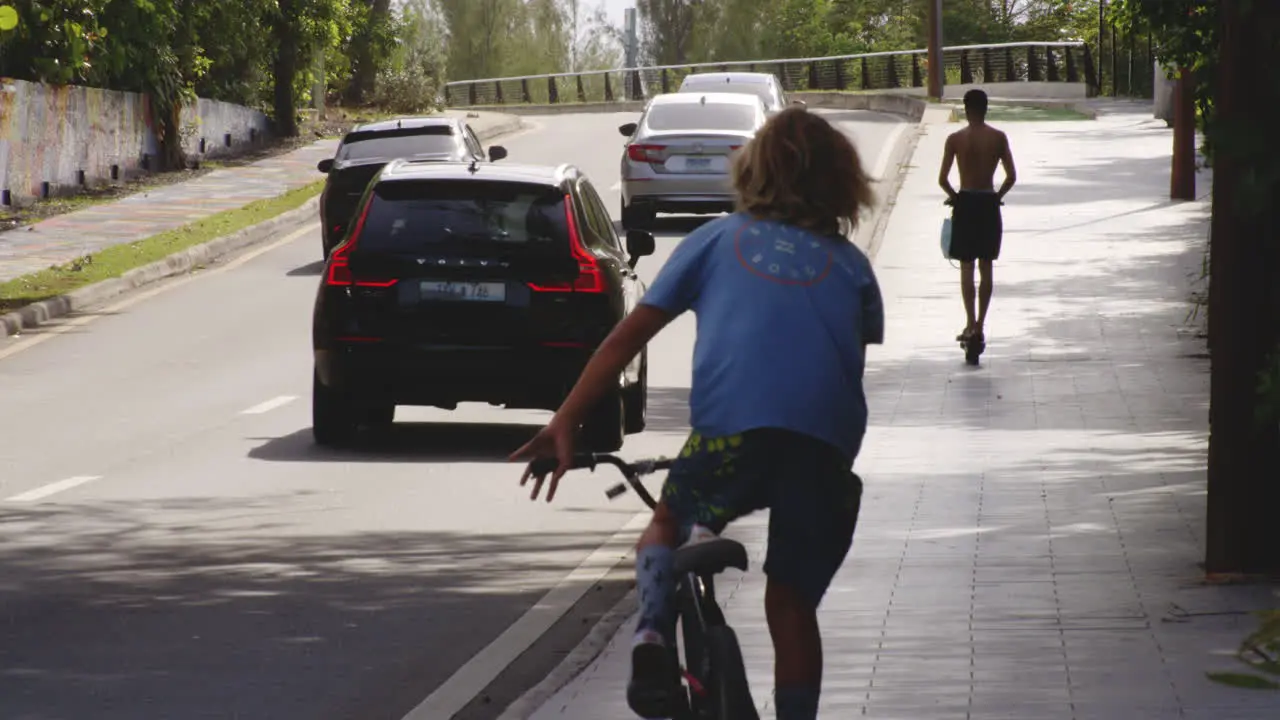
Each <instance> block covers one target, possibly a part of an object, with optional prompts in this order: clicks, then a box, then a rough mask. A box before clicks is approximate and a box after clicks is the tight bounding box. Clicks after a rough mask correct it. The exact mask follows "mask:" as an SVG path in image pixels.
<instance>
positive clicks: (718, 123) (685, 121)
mask: <svg viewBox="0 0 1280 720" xmlns="http://www.w3.org/2000/svg"><path fill="white" fill-rule="evenodd" d="M645 124H646V125H648V126H649V129H650V130H746V131H749V130H752V129H753V128H755V125H756V111H755V108H753V107H751V106H750V105H738V104H736V103H734V104H729V103H710V102H709V103H707V104H706V105H702V104H700V103H698V104H693V103H690V104H683V103H681V104H678V105H658V106H655V107H652V108H650V109H649V117H648V118H647V119H646V120H645Z"/></svg>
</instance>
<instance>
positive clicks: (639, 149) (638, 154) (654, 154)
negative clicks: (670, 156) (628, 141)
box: [627, 145, 667, 163]
mask: <svg viewBox="0 0 1280 720" xmlns="http://www.w3.org/2000/svg"><path fill="white" fill-rule="evenodd" d="M666 149H667V146H666V145H628V146H627V157H629V158H631V159H632V160H634V161H636V162H649V163H660V162H662V158H661V157H660V156H661V155H662V151H663V150H666Z"/></svg>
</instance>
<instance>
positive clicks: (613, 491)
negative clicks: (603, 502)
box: [604, 483, 627, 500]
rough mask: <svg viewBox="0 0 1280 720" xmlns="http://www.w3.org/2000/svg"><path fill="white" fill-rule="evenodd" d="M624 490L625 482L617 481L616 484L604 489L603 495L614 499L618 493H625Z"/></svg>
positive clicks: (625, 490)
mask: <svg viewBox="0 0 1280 720" xmlns="http://www.w3.org/2000/svg"><path fill="white" fill-rule="evenodd" d="M626 492H627V484H626V483H618V484H617V485H614V486H613V487H611V488H609V489H608V490H605V491H604V494H605V497H607V498H609V499H610V500H614V499H617V497H618V496H619V495H624V494H626Z"/></svg>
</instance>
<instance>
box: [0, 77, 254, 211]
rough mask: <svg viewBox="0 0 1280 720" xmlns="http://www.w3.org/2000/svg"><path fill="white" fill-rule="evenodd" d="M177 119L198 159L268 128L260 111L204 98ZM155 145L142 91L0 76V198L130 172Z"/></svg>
mask: <svg viewBox="0 0 1280 720" xmlns="http://www.w3.org/2000/svg"><path fill="white" fill-rule="evenodd" d="M182 125H183V130H184V132H183V146H184V148H185V149H186V151H187V153H188V154H189V155H191V156H193V157H197V158H199V157H218V156H221V155H229V154H233V153H235V152H239V151H243V150H245V149H247V147H248V146H250V145H253V144H256V143H258V142H261V141H262V140H263V139H264V138H266V137H267V135H268V133H269V124H268V120H267V117H266V115H264V114H262V113H261V112H259V111H257V110H252V109H250V108H246V107H242V106H239V105H232V104H230V103H223V102H217V101H214V100H205V99H200V100H199V101H198V102H196V103H193V104H192V105H191V106H189V107H187V108H184V110H183V113H182ZM228 136H229V140H230V142H229V144H228ZM202 139H203V140H204V143H203V152H202V145H201V140H202ZM156 149H157V143H156V136H155V132H154V131H153V130H152V128H151V126H150V122H149V111H148V105H147V99H146V98H145V97H144V96H142V95H140V94H137V93H126V92H116V91H111V90H101V89H98V88H87V87H78V86H51V85H40V84H37V83H30V82H25V81H22V80H11V79H8V78H4V79H0V191H4V197H2V198H0V202H5V201H7V202H8V203H9V204H14V205H20V204H23V203H26V202H30V201H32V200H35V199H38V198H40V197H41V196H42V194H43V193H44V192H45V183H48V192H49V194H50V195H58V194H64V193H66V192H67V191H69V190H73V189H75V188H77V187H79V186H81V185H90V186H92V185H101V184H104V183H109V182H112V181H113V180H124V179H126V178H129V177H133V176H136V175H138V174H139V173H141V172H145V167H144V157H147V156H152V157H154V156H155V154H156ZM113 174H114V176H115V177H114V178H113Z"/></svg>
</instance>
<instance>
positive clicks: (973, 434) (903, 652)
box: [533, 106, 1280, 720]
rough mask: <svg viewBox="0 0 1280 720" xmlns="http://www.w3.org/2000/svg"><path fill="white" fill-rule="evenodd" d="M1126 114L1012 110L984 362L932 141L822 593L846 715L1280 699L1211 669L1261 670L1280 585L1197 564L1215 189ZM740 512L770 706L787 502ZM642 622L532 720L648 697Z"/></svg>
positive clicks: (902, 211) (830, 710)
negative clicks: (849, 548) (1046, 115)
mask: <svg viewBox="0 0 1280 720" xmlns="http://www.w3.org/2000/svg"><path fill="white" fill-rule="evenodd" d="M1122 107H1123V106H1122ZM1110 110H1111V112H1110V113H1109V114H1106V115H1104V116H1103V117H1102V118H1101V119H1100V120H1098V121H1097V122H1067V123H1025V124H1016V125H1007V126H1005V129H1006V130H1007V131H1008V133H1009V135H1010V138H1011V141H1012V144H1013V149H1014V153H1015V156H1016V158H1017V160H1018V164H1019V170H1020V173H1019V174H1020V177H1021V182H1020V184H1019V186H1018V187H1017V189H1015V190H1014V193H1013V194H1012V195H1011V196H1010V198H1009V202H1008V205H1007V206H1006V208H1005V211H1006V214H1005V221H1006V235H1005V245H1004V247H1005V251H1004V254H1003V258H1002V260H1001V262H1000V263H999V264H998V266H997V276H996V279H997V285H996V293H995V299H994V302H993V311H992V315H991V317H990V319H989V324H988V338H989V347H988V352H987V354H986V355H985V356H984V357H983V363H984V364H983V366H982V367H981V368H976V369H975V368H969V367H967V366H965V365H964V363H963V359H962V357H961V351H960V349H959V348H958V347H957V346H956V343H954V342H953V341H952V338H954V336H955V334H956V333H957V332H958V331H959V330H960V328H961V327H962V325H963V312H962V309H961V305H960V301H959V297H958V288H957V287H956V285H957V283H956V278H957V275H958V272H957V271H956V270H954V269H953V268H952V267H951V266H950V265H949V264H948V263H947V262H946V261H945V260H943V259H942V258H941V257H940V252H939V249H938V240H937V236H938V228H939V224H940V222H941V220H942V217H943V216H944V212H945V208H944V206H943V205H942V196H941V191H940V190H939V189H938V188H937V186H936V177H937V166H938V161H939V159H940V158H941V155H942V148H943V141H944V138H945V135H946V133H947V132H949V131H950V130H952V129H955V128H956V127H958V126H955V125H949V126H948V125H935V126H932V127H930V128H929V130H928V133H927V134H926V136H925V137H923V138H922V139H921V142H920V146H919V149H918V151H917V153H916V156H915V169H914V170H912V171H910V173H909V176H908V178H907V180H906V184H905V187H904V188H903V190H902V193H901V194H900V195H899V198H898V205H899V207H898V208H897V210H896V212H895V213H894V214H893V217H892V219H891V222H890V225H889V228H888V233H887V235H886V240H885V242H884V245H883V248H882V250H881V251H880V253H879V257H878V258H877V259H876V267H877V272H878V273H879V277H880V281H881V283H882V285H883V288H884V293H885V297H886V302H887V312H888V323H889V324H888V328H889V332H888V335H889V337H888V345H887V346H885V347H882V348H874V349H873V350H872V351H871V353H870V359H869V371H868V378H867V382H868V385H869V393H870V397H869V400H870V406H871V412H872V427H871V429H870V432H869V435H868V438H867V441H866V443H865V445H864V451H863V452H864V454H863V456H862V457H861V458H860V459H859V461H858V468H857V469H858V470H859V472H860V473H861V474H862V475H863V477H864V478H865V480H866V482H867V489H866V494H865V496H864V505H863V517H862V521H861V525H860V527H859V529H858V534H857V538H856V539H855V541H854V549H853V553H852V555H851V559H850V561H849V562H848V563H847V564H846V566H845V568H844V569H843V571H842V572H841V574H840V575H839V576H838V577H837V579H836V581H835V584H834V587H833V588H832V590H831V593H830V595H829V596H828V598H827V600H826V602H825V604H824V606H823V608H822V623H823V627H824V628H825V633H826V637H827V658H828V661H827V673H826V686H825V689H824V695H823V703H822V712H823V717H825V718H832V719H835V718H850V717H868V718H896V719H902V720H907V719H910V720H950V719H952V718H992V719H995V718H1011V719H1012V718H1017V719H1019V720H1058V719H1060V718H1073V719H1077V720H1128V719H1130V718H1143V719H1144V720H1147V719H1164V718H1204V719H1206V720H1207V719H1210V718H1211V719H1212V720H1241V719H1244V718H1250V719H1253V720H1262V719H1264V718H1277V717H1280V693H1260V692H1250V691H1245V690H1237V689H1232V688H1226V687H1222V686H1219V685H1216V684H1214V683H1212V682H1210V681H1208V680H1207V679H1206V678H1205V676H1204V673H1205V672H1206V671H1214V670H1232V669H1238V668H1237V665H1236V663H1235V661H1234V659H1233V657H1232V653H1233V651H1234V649H1235V647H1236V646H1237V645H1238V643H1239V641H1240V640H1241V639H1242V637H1243V636H1244V634H1245V633H1246V632H1247V631H1249V630H1251V629H1253V627H1254V623H1253V619H1252V618H1251V617H1250V616H1248V615H1246V614H1245V613H1246V611H1251V610H1255V609H1259V608H1262V607H1265V606H1272V607H1274V606H1280V597H1277V592H1276V591H1274V590H1273V589H1270V588H1259V587H1254V588H1246V587H1208V586H1205V585H1203V584H1201V583H1200V574H1201V573H1200V570H1199V568H1198V567H1197V563H1198V562H1200V560H1201V557H1202V552H1203V546H1204V526H1203V518H1204V515H1205V477H1204V465H1205V449H1206V423H1207V389H1208V363H1207V361H1206V360H1204V359H1203V355H1202V353H1204V351H1205V348H1204V342H1203V341H1202V340H1200V339H1197V338H1196V337H1195V336H1194V330H1192V329H1189V328H1187V327H1186V326H1187V322H1186V320H1187V312H1188V304H1187V296H1188V292H1189V289H1190V283H1191V280H1192V279H1193V278H1194V277H1195V276H1197V275H1198V271H1199V268H1200V261H1201V257H1202V252H1203V248H1204V245H1205V238H1206V234H1207V222H1206V220H1207V215H1208V207H1207V201H1205V202H1200V203H1193V204H1174V203H1170V202H1169V201H1168V200H1167V197H1168V171H1169V156H1170V149H1171V135H1170V131H1169V130H1167V129H1166V128H1165V127H1164V123H1162V122H1159V121H1153V120H1151V119H1150V118H1151V114H1150V111H1149V110H1146V111H1141V110H1139V111H1138V112H1134V109H1133V108H1132V106H1130V107H1129V108H1128V114H1125V113H1116V112H1115V110H1116V107H1115V106H1112V107H1111V108H1110ZM1201 183H1202V187H1201V188H1200V189H1201V192H1202V194H1207V191H1208V189H1209V188H1208V186H1207V185H1206V184H1205V180H1204V179H1202V180H1201ZM732 534H733V535H734V536H735V537H737V538H738V539H740V540H742V541H744V542H745V543H746V544H747V546H748V548H749V549H750V550H751V552H752V557H753V564H754V569H753V571H752V572H751V573H750V574H747V575H745V576H743V575H740V574H738V573H736V571H730V573H729V574H728V575H727V576H726V577H725V578H724V580H723V581H722V585H723V590H722V593H723V594H724V595H725V596H726V597H727V606H728V614H729V618H730V622H731V623H732V624H733V625H734V627H735V628H736V629H737V631H738V633H739V636H740V638H741V641H742V644H743V648H744V652H745V653H746V655H747V658H748V661H747V662H748V665H749V673H750V677H751V681H752V686H753V692H754V696H755V698H756V701H757V704H758V705H759V706H760V707H761V709H762V717H763V718H766V719H771V718H772V717H773V716H774V715H773V713H774V710H773V709H772V707H771V705H770V702H771V694H772V674H771V673H772V666H771V663H772V660H771V654H772V650H771V646H770V643H769V639H768V634H767V630H766V628H765V621H764V615H763V591H764V582H763V575H762V574H761V573H760V572H759V568H760V566H761V564H762V561H763V554H762V553H763V548H764V537H765V519H764V518H763V517H760V518H753V519H751V520H748V521H745V522H743V523H742V524H741V525H740V526H737V527H736V528H734V529H733V530H732ZM632 632H633V621H630V620H629V621H628V622H627V623H626V624H625V625H624V626H623V628H622V629H621V631H620V632H619V633H618V635H617V636H616V637H615V638H614V640H613V642H612V643H611V644H610V645H609V646H608V648H607V649H606V650H605V651H604V652H603V653H602V654H601V656H600V657H598V658H597V660H596V661H595V662H594V663H593V664H592V665H591V666H590V667H589V668H588V669H587V670H586V671H585V672H584V673H583V674H582V675H580V676H579V677H578V678H577V679H576V680H574V681H573V682H572V683H570V684H569V685H567V686H565V687H564V688H563V689H562V690H561V691H560V692H559V694H558V695H556V696H555V697H554V698H553V699H552V700H551V701H550V702H548V703H547V704H546V705H545V706H544V707H543V708H542V709H541V710H540V711H539V712H537V713H536V714H535V715H534V716H533V717H534V718H536V719H537V720H552V719H553V718H554V719H559V720H564V719H566V718H571V719H573V720H613V719H618V720H622V719H623V718H631V717H632V716H631V715H630V714H629V712H628V711H627V710H626V708H625V702H624V699H623V698H624V692H623V691H624V687H625V680H624V679H625V677H626V667H627V648H628V647H629V638H630V636H631V633H632Z"/></svg>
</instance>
